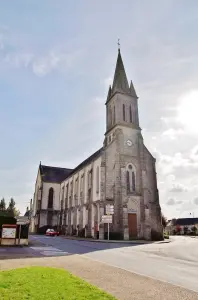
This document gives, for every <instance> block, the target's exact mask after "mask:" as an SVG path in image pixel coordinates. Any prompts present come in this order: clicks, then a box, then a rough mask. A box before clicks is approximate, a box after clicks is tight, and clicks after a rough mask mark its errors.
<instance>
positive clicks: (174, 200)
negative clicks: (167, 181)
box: [166, 198, 183, 206]
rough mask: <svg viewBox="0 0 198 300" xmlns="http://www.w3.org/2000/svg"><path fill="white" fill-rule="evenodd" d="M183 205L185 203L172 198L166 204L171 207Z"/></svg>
mask: <svg viewBox="0 0 198 300" xmlns="http://www.w3.org/2000/svg"><path fill="white" fill-rule="evenodd" d="M182 203H183V201H181V200H177V201H176V199H175V198H170V199H169V200H168V201H167V202H166V204H167V205H170V206H173V205H179V204H182Z"/></svg>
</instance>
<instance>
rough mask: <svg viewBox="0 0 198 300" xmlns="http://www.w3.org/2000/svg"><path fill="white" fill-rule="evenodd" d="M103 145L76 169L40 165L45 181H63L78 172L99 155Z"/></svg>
mask: <svg viewBox="0 0 198 300" xmlns="http://www.w3.org/2000/svg"><path fill="white" fill-rule="evenodd" d="M102 150H103V147H102V148H100V149H99V150H97V151H96V152H94V153H93V154H92V155H91V156H89V157H88V158H86V159H85V160H84V161H83V162H82V163H80V164H79V165H78V166H77V167H76V168H75V169H67V168H58V167H50V166H44V165H41V164H40V166H39V168H40V173H41V176H42V180H43V181H44V182H53V183H61V182H62V181H64V180H65V179H66V178H67V177H69V176H70V175H72V174H74V173H76V172H77V171H79V170H80V169H82V168H83V167H85V166H86V165H88V164H89V163H91V162H92V161H93V160H95V159H96V158H97V157H99V156H100V155H101V153H102Z"/></svg>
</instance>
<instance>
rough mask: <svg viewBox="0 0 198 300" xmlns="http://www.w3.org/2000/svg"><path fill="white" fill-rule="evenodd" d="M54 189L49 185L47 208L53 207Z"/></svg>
mask: <svg viewBox="0 0 198 300" xmlns="http://www.w3.org/2000/svg"><path fill="white" fill-rule="evenodd" d="M53 200H54V189H53V188H52V187H51V188H50V189H49V194H48V208H53Z"/></svg>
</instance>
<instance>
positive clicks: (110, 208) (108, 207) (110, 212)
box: [106, 204, 114, 215]
mask: <svg viewBox="0 0 198 300" xmlns="http://www.w3.org/2000/svg"><path fill="white" fill-rule="evenodd" d="M106 214H107V215H113V214H114V206H113V205H111V204H107V205H106Z"/></svg>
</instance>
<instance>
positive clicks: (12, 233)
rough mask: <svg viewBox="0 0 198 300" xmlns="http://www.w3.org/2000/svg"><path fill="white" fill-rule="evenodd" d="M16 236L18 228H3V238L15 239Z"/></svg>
mask: <svg viewBox="0 0 198 300" xmlns="http://www.w3.org/2000/svg"><path fill="white" fill-rule="evenodd" d="M15 237H16V228H8V227H7V228H6V227H3V228H2V239H15Z"/></svg>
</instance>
